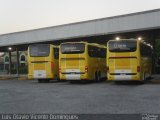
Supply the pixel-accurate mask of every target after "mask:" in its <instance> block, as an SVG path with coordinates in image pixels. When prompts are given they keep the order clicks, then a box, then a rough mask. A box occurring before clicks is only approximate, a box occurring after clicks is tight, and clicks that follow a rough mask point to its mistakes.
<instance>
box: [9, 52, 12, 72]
mask: <svg viewBox="0 0 160 120" xmlns="http://www.w3.org/2000/svg"><path fill="white" fill-rule="evenodd" d="M11 65H12V57H11V51H9V75H10V74H11Z"/></svg>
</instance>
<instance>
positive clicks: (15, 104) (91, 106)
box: [0, 76, 160, 114]
mask: <svg viewBox="0 0 160 120" xmlns="http://www.w3.org/2000/svg"><path fill="white" fill-rule="evenodd" d="M158 79H159V80H160V77H159V76H155V77H154V80H153V81H151V82H147V83H146V84H142V85H137V84H132V83H127V84H114V83H111V82H101V83H88V84H80V83H74V84H73V83H72V84H71V83H69V82H52V83H38V82H37V81H27V80H1V81H0V113H58V114H59V113H65V114H66V113H78V114H81V113H85V114H87V113H160V82H159V81H158Z"/></svg>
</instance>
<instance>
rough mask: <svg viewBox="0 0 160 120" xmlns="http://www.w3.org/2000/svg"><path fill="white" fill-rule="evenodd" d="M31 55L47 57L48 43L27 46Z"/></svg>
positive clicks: (48, 51)
mask: <svg viewBox="0 0 160 120" xmlns="http://www.w3.org/2000/svg"><path fill="white" fill-rule="evenodd" d="M29 50H30V56H31V57H47V56H49V53H50V45H46V44H39V45H31V46H30V47H29Z"/></svg>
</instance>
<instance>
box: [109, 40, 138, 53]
mask: <svg viewBox="0 0 160 120" xmlns="http://www.w3.org/2000/svg"><path fill="white" fill-rule="evenodd" d="M136 43H137V42H136V41H129V40H120V41H110V42H109V51H110V52H135V51H136V49H137V44H136Z"/></svg>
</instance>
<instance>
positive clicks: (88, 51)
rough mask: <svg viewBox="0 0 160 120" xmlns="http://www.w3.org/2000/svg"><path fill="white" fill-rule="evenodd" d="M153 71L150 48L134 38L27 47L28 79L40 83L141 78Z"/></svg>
mask: <svg viewBox="0 0 160 120" xmlns="http://www.w3.org/2000/svg"><path fill="white" fill-rule="evenodd" d="M151 73H152V47H151V45H149V44H146V43H145V42H144V41H139V40H136V39H124V40H110V41H109V42H108V43H107V44H106V46H105V45H100V44H96V43H87V42H65V43H61V44H60V45H59V46H55V45H51V44H33V45H30V46H29V48H28V78H29V79H38V81H39V82H44V81H47V82H48V81H49V80H54V79H56V80H61V81H74V80H75V81H78V80H84V81H89V80H90V81H91V80H94V81H100V80H101V79H102V78H107V79H108V80H110V81H133V80H134V81H144V80H146V79H147V78H148V77H151Z"/></svg>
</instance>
